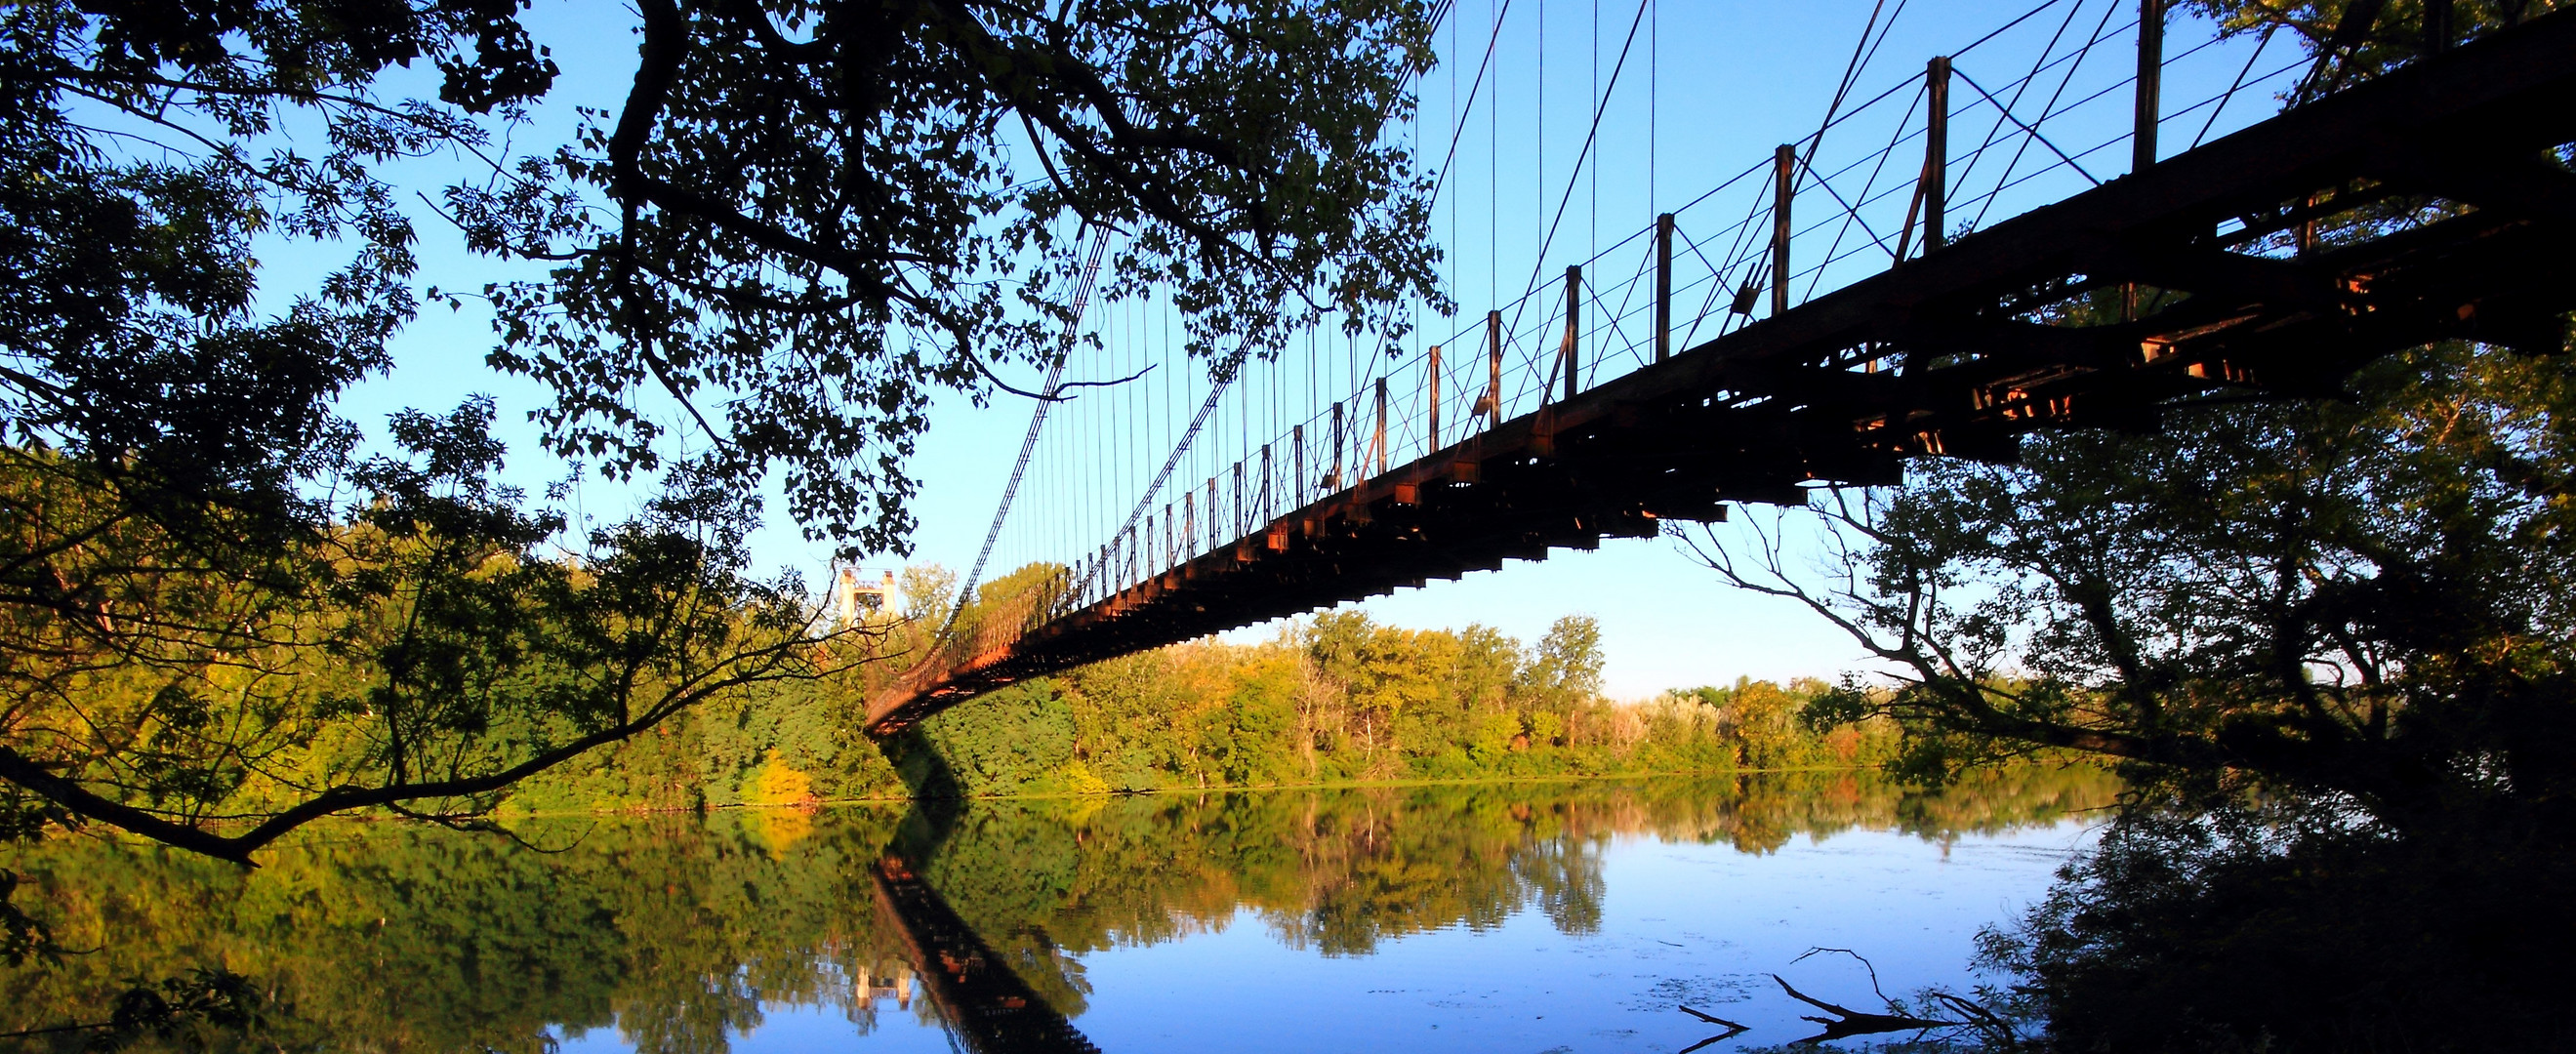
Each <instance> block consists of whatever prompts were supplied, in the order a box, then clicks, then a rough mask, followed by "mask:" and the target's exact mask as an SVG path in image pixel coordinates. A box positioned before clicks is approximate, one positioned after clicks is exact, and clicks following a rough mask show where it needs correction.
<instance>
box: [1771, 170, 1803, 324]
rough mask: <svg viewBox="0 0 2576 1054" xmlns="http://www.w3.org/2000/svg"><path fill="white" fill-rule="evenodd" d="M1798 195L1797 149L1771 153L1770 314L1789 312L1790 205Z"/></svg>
mask: <svg viewBox="0 0 2576 1054" xmlns="http://www.w3.org/2000/svg"><path fill="white" fill-rule="evenodd" d="M1797 194H1798V148H1797V147H1795V146H1792V145H1790V144H1788V143H1782V144H1780V149H1778V150H1775V151H1772V153H1771V314H1773V315H1774V316H1777V315H1782V314H1786V313H1787V312H1788V310H1789V231H1790V227H1789V202H1790V199H1791V198H1794V197H1796V196H1797Z"/></svg>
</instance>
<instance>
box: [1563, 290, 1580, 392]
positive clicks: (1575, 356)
mask: <svg viewBox="0 0 2576 1054" xmlns="http://www.w3.org/2000/svg"><path fill="white" fill-rule="evenodd" d="M1564 358H1565V398H1566V399H1567V400H1568V401H1572V400H1573V398H1574V393H1575V392H1576V391H1578V390H1580V389H1581V388H1582V384H1581V383H1580V375H1581V374H1582V372H1583V265H1581V264H1575V265H1573V266H1571V267H1568V268H1566V269H1565V348H1564Z"/></svg>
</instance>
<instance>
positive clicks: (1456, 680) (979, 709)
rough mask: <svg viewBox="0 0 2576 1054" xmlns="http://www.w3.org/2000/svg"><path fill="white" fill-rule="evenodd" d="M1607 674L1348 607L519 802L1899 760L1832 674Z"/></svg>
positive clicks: (1588, 623)
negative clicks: (1649, 677)
mask: <svg viewBox="0 0 2576 1054" xmlns="http://www.w3.org/2000/svg"><path fill="white" fill-rule="evenodd" d="M911 578H912V580H911V581H909V582H907V587H908V588H907V591H908V592H909V593H910V594H911V595H912V596H915V597H932V598H936V597H938V596H940V595H942V593H943V592H944V590H943V585H944V583H943V582H941V581H940V579H939V576H938V575H937V573H936V572H935V571H930V572H915V573H914V574H913V575H912V576H911ZM919 606H921V607H929V608H931V609H932V610H936V608H935V606H932V605H919ZM927 621H928V620H921V621H920V622H907V623H895V624H892V625H890V626H889V628H888V630H887V634H886V638H885V640H884V641H882V642H881V644H880V646H881V647H884V648H885V649H886V650H887V652H888V653H889V654H890V655H897V656H899V655H902V654H907V653H909V654H921V653H922V650H923V649H922V646H923V644H924V643H925V642H926V640H925V639H926V637H927V635H928V633H929V629H928V627H926V626H925V625H923V623H924V622H927ZM898 663H899V660H894V661H889V662H887V663H884V664H881V665H880V666H879V667H878V670H877V676H878V677H884V676H887V675H888V672H889V671H891V670H892V669H893V668H895V667H896V666H897V665H898ZM1601 670H1602V654H1601V635H1600V627H1599V625H1598V623H1596V622H1595V621H1594V620H1593V619H1591V618H1587V617H1581V616H1569V617H1566V618H1562V619H1559V620H1557V622H1556V624H1555V625H1554V626H1553V627H1552V628H1551V629H1550V630H1549V631H1548V633H1547V635H1546V636H1545V637H1543V638H1541V639H1540V640H1539V641H1538V642H1537V643H1536V644H1534V645H1528V646H1524V645H1523V644H1522V643H1521V642H1520V641H1518V640H1515V639H1514V638H1512V637H1510V636H1507V635H1505V634H1503V633H1501V632H1500V631H1497V630H1495V629H1492V628H1490V627H1486V626H1476V625H1471V626H1468V627H1467V628H1465V629H1463V630H1411V629H1400V628H1397V627H1393V626H1385V625H1380V624H1378V623H1375V622H1372V621H1371V620H1370V619H1369V618H1368V617H1367V616H1365V615H1362V614H1359V613H1332V614H1325V615H1322V616H1319V617H1317V618H1315V619H1313V620H1311V621H1306V622H1302V623H1299V624H1296V625H1295V626H1293V627H1292V628H1290V629H1288V630H1286V631H1284V632H1283V633H1282V634H1281V635H1280V636H1279V637H1278V638H1277V639H1274V640H1272V641H1270V642H1267V643H1262V644H1253V645H1234V644H1224V643H1218V642H1200V643H1193V644H1185V645H1180V646H1176V647H1170V648H1164V649H1160V650H1156V651H1151V652H1146V653H1143V654H1139V655H1134V656H1129V657H1126V658H1122V659H1115V660H1111V661H1108V662H1103V663H1099V664H1097V665H1093V666H1089V667H1085V668H1083V669H1079V670H1075V671H1072V672H1071V673H1068V674H1066V675H1064V676H1061V677H1054V678H1046V679H1041V680H1034V681H1030V682H1026V683H1023V684H1020V685H1015V686H1013V687H1011V688H1009V689H1005V690H1003V691H999V692H995V693H993V694H991V695H989V696H986V697H985V698H982V699H979V700H976V701H975V702H972V703H969V704H966V705H963V706H959V707H956V708H954V709H952V710H949V711H947V712H945V713H942V714H940V715H939V716H937V717H935V718H932V719H931V720H929V721H927V722H924V723H923V724H922V725H921V726H920V727H919V728H918V729H916V730H914V731H912V732H910V733H907V734H905V735H904V736H902V737H899V738H897V739H896V740H894V741H892V742H889V743H884V744H879V743H877V742H875V741H872V740H870V739H869V738H868V737H867V736H865V735H864V734H863V733H862V732H861V731H860V729H859V722H860V715H861V711H862V707H863V698H862V697H863V695H864V691H863V690H862V689H860V688H856V687H853V686H851V685H850V684H849V683H847V682H811V683H800V682H789V683H783V684H779V685H774V686H767V687H765V688H764V689H763V690H761V691H759V692H756V693H749V694H744V695H740V696H736V697H732V698H728V699H723V700H720V701H717V702H714V703H711V704H708V705H705V706H701V707H700V708H698V709H696V710H694V711H692V712H689V713H687V714H684V715H682V716H680V717H679V718H677V719H675V720H673V721H671V722H668V723H666V724H665V725H664V726H663V727H662V728H660V729H657V730H656V731H655V732H653V733H651V734H648V735H645V736H642V737H639V738H637V739H635V740H634V741H631V742H628V743H626V744H623V745H621V746H618V747H616V748H613V749H610V750H606V751H602V752H599V753H597V754H596V755H594V756H593V757H591V758H589V759H586V760H585V761H582V762H576V763H575V764H572V765H568V766H565V767H564V768H562V769H559V770H557V771H555V772H552V773H548V774H547V775H545V776H543V777H540V778H538V779H535V780H531V781H529V782H528V783H527V784H526V785H524V786H523V787H521V788H520V789H519V790H518V791H517V792H516V794H515V796H514V798H513V802H512V804H513V805H514V806H516V807H518V808H523V809H532V810H566V809H632V808H689V807H703V806H711V805H730V804H791V803H796V802H802V801H815V800H844V799H858V798H876V797H897V796H902V795H906V794H941V795H945V794H963V795H976V796H984V795H1003V794H1099V793H1112V792H1139V791H1152V790H1162V789H1172V788H1208V787H1261V786H1290V785H1301V784H1317V783H1337V782H1351V781H1380V780H1408V779H1430V780H1449V779H1480V778H1501V777H1536V776H1565V775H1606V774H1644V773H1728V772H1734V771H1737V770H1741V769H1778V768H1798V767H1809V766H1838V767H1839V766H1861V765H1874V764H1878V763H1881V762H1884V761H1886V760H1888V759H1889V758H1890V757H1892V756H1893V754H1894V753H1895V750H1896V747H1897V740H1898V730H1897V728H1896V727H1895V726H1894V725H1893V724H1892V723H1885V722H1862V723H1859V724H1854V725H1846V726H1843V727H1840V728H1836V729H1834V730H1832V731H1830V732H1824V733H1818V732H1815V731H1812V730H1810V729H1809V728H1808V727H1807V726H1806V725H1805V724H1804V723H1803V722H1802V721H1801V720H1800V718H1799V714H1800V711H1801V710H1802V709H1804V707H1805V705H1806V703H1807V701H1808V700H1810V699H1812V698H1813V697H1814V696H1815V695H1816V694H1817V693H1820V692H1822V691H1824V690H1825V689H1826V686H1825V685H1824V684H1823V683H1822V682H1818V681H1813V680H1799V681H1793V682H1791V683H1790V684H1788V685H1787V686H1785V687H1784V686H1781V685H1778V684H1774V683H1772V682H1769V681H1751V680H1743V679H1739V680H1738V681H1737V682H1736V683H1735V684H1734V685H1733V686H1731V687H1702V688H1692V689H1686V690H1676V691H1671V692H1667V693H1665V694H1664V695H1663V696H1661V697H1659V698H1656V699H1653V700H1650V701H1646V702H1629V703H1619V702H1613V701H1610V700H1608V699H1606V698H1605V697H1604V696H1603V695H1602V692H1601Z"/></svg>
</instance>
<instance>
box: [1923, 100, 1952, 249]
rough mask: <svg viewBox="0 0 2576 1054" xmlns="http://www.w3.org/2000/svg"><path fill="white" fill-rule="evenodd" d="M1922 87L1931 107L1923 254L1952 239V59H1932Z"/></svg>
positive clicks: (1925, 132)
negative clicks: (1949, 211)
mask: <svg viewBox="0 0 2576 1054" xmlns="http://www.w3.org/2000/svg"><path fill="white" fill-rule="evenodd" d="M1923 83H1924V96H1925V102H1926V104H1927V105H1928V106H1929V107H1930V108H1929V109H1928V110H1926V111H1925V112H1926V113H1927V114H1928V115H1929V116H1928V117H1927V118H1926V119H1925V122H1924V126H1923V251H1925V252H1931V251H1932V250H1934V249H1938V248H1940V247H1941V246H1942V245H1943V244H1944V243H1945V242H1947V241H1948V240H1949V237H1950V232H1949V222H1948V220H1947V219H1946V218H1945V217H1944V213H1945V212H1946V211H1947V210H1948V209H1949V205H1950V56H1948V55H1943V56H1940V57H1939V58H1935V59H1933V60H1932V62H1931V64H1930V65H1929V66H1928V67H1926V68H1925V69H1924V71H1923Z"/></svg>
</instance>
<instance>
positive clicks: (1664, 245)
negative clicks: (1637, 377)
mask: <svg viewBox="0 0 2576 1054" xmlns="http://www.w3.org/2000/svg"><path fill="white" fill-rule="evenodd" d="M1672 357H1673V214H1672V213H1669V212H1667V213H1663V214H1661V215H1658V216H1656V217H1655V361H1656V362H1662V361H1664V360H1665V359H1669V358H1672Z"/></svg>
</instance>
